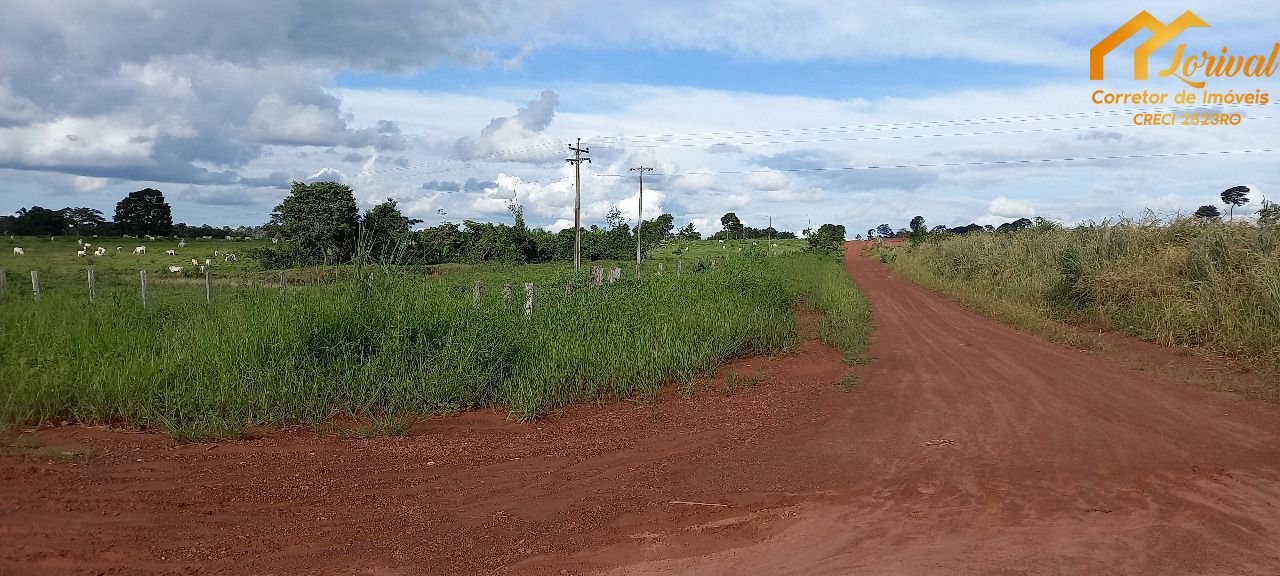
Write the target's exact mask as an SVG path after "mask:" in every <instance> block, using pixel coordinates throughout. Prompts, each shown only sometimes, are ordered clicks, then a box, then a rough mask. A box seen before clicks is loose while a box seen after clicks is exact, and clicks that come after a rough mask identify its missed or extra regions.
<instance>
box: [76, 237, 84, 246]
mask: <svg viewBox="0 0 1280 576" xmlns="http://www.w3.org/2000/svg"><path fill="white" fill-rule="evenodd" d="M76 246H84V240H82V239H80V238H76Z"/></svg>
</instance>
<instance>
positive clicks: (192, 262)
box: [191, 258, 200, 266]
mask: <svg viewBox="0 0 1280 576" xmlns="http://www.w3.org/2000/svg"><path fill="white" fill-rule="evenodd" d="M191 265H192V266H199V265H200V261H199V260H196V259H195V258H192V259H191Z"/></svg>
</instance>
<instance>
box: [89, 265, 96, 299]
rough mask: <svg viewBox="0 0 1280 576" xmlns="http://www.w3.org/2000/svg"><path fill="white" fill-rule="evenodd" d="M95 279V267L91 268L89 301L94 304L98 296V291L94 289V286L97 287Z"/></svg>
mask: <svg viewBox="0 0 1280 576" xmlns="http://www.w3.org/2000/svg"><path fill="white" fill-rule="evenodd" d="M93 280H94V278H93V269H90V270H89V303H90V304H93V302H94V300H95V299H96V297H97V293H96V291H95V290H94V288H95V287H94V282H93Z"/></svg>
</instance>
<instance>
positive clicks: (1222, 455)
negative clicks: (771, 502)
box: [609, 243, 1280, 575]
mask: <svg viewBox="0 0 1280 576" xmlns="http://www.w3.org/2000/svg"><path fill="white" fill-rule="evenodd" d="M847 250H848V253H847V257H846V264H845V268H846V270H847V272H848V273H849V275H850V276H851V277H852V278H853V280H854V281H855V282H856V283H857V285H858V286H859V288H861V290H862V291H863V293H864V294H865V295H866V297H867V298H868V300H869V301H870V302H871V306H872V310H873V313H874V318H875V331H874V333H873V335H872V339H871V349H870V352H869V355H870V356H872V357H874V358H875V361H874V362H873V363H871V364H870V365H869V366H867V368H866V369H865V370H864V371H862V375H863V381H864V382H865V386H864V389H863V390H861V391H860V392H858V393H857V394H856V401H854V402H850V403H847V404H844V405H842V406H841V407H840V408H839V409H838V410H837V411H835V412H833V413H832V414H831V415H830V417H828V418H826V419H825V420H824V422H823V423H822V425H821V426H819V427H818V428H816V429H814V430H811V431H810V432H811V437H809V438H808V446H810V447H811V448H808V449H806V448H802V446H805V444H803V443H802V442H799V441H798V440H800V439H797V438H792V439H790V440H789V441H791V442H794V447H795V448H796V451H795V452H793V457H794V458H795V459H796V461H795V462H778V463H776V465H778V466H794V467H797V468H801V469H803V468H805V467H806V466H807V465H811V464H812V463H813V462H805V460H806V459H819V460H820V461H821V462H822V465H823V466H825V467H826V468H827V469H829V470H838V471H840V476H842V477H843V481H839V482H837V483H834V484H833V485H832V486H830V492H828V493H826V494H825V496H824V497H822V498H821V499H816V498H815V499H812V500H810V501H808V502H806V503H804V504H802V505H800V506H799V507H798V508H796V509H795V510H796V512H795V514H796V517H795V518H793V519H792V521H790V522H789V523H788V525H787V526H786V527H785V529H781V530H779V531H777V532H776V533H772V534H769V535H768V536H767V537H764V538H761V539H759V540H756V541H751V542H749V543H746V544H744V545H741V546H737V547H734V548H730V549H725V550H719V551H716V552H714V553H710V554H703V555H696V556H688V557H684V558H679V559H670V558H668V559H652V560H648V561H642V562H637V563H633V564H630V565H627V566H622V567H617V568H615V569H613V570H611V571H609V573H611V574H725V575H730V574H735V575H741V574H774V575H778V574H807V575H816V574H868V575H870V574H902V575H915V574H940V575H941V574H1150V575H1169V574H1280V418H1278V417H1277V414H1276V410H1274V407H1273V406H1268V405H1257V404H1253V403H1246V402H1242V401H1238V400H1233V399H1230V398H1227V397H1225V396H1223V395H1220V394H1217V393H1212V392H1208V391H1205V390H1201V389H1197V388H1193V387H1189V386H1185V385H1181V384H1174V383H1170V382H1164V381H1158V380H1157V379H1156V378H1153V377H1152V376H1151V375H1150V373H1148V372H1143V371H1135V370H1132V369H1129V368H1126V367H1122V366H1118V365H1116V364H1114V363H1112V362H1110V361H1108V360H1105V359H1103V358H1100V357H1098V356H1097V355H1093V354H1089V353H1085V352H1080V351H1075V350H1070V349H1065V348H1062V347H1060V346H1056V345H1054V344H1050V343H1047V342H1045V341H1043V340H1040V339H1038V338H1036V337H1033V336H1030V335H1027V334H1023V333H1020V332H1017V331H1015V330H1013V329H1011V328H1009V327H1007V326H1004V325H1001V324H998V323H996V322H994V321H992V320H989V319H987V318H984V317H981V316H978V315H976V314H974V313H971V312H969V311H967V310H965V309H963V308H961V307H960V306H958V305H956V304H954V303H953V302H950V301H948V300H946V299H944V298H941V297H939V296H938V295H936V294H933V293H930V292H928V291H926V290H924V289H922V288H920V287H918V286H915V285H912V284H910V283H908V282H906V281H904V280H902V279H900V278H897V277H895V276H893V275H892V274H890V273H889V272H888V271H886V270H885V269H884V268H883V267H882V266H881V265H880V264H878V263H877V262H873V261H872V260H871V259H869V258H867V257H864V256H862V255H861V254H860V246H859V244H858V243H850V244H849V245H848V248H847ZM782 441H783V442H787V441H788V440H782Z"/></svg>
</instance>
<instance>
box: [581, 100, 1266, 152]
mask: <svg viewBox="0 0 1280 576" xmlns="http://www.w3.org/2000/svg"><path fill="white" fill-rule="evenodd" d="M1272 105H1280V100H1278V101H1275V102H1269V103H1267V104H1234V105H1225V106H1222V107H1223V108H1251V107H1261V106H1272ZM1207 107H1209V106H1203V105H1200V106H1193V105H1188V106H1177V107H1170V108H1127V109H1118V110H1096V111H1079V112H1063V113H1052V114H1031V115H1024V116H988V117H978V118H957V119H947V120H925V121H917V122H895V123H884V124H850V125H842V126H818V127H806V128H766V129H757V130H737V131H721V132H685V133H670V134H647V135H646V134H636V135H631V136H623V137H615V136H599V137H597V138H596V139H595V141H601V140H612V141H624V142H625V141H633V140H642V139H646V140H647V139H667V140H671V139H676V140H677V141H678V140H679V139H681V138H679V137H685V138H683V139H685V140H688V139H693V138H699V139H711V138H716V139H724V138H735V137H745V138H751V137H754V136H751V135H753V134H761V135H764V137H768V136H770V135H775V134H778V133H842V132H869V131H885V130H908V129H914V128H931V127H938V126H956V125H971V124H1007V123H1016V122H1039V121H1043V120H1071V119H1078V118H1095V117H1101V116H1116V115H1123V114H1134V113H1143V112H1149V113H1152V114H1157V113H1169V112H1182V111H1187V110H1199V109H1204V108H1207Z"/></svg>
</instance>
